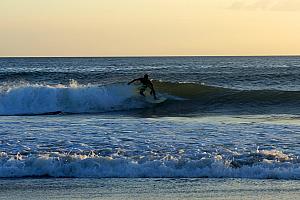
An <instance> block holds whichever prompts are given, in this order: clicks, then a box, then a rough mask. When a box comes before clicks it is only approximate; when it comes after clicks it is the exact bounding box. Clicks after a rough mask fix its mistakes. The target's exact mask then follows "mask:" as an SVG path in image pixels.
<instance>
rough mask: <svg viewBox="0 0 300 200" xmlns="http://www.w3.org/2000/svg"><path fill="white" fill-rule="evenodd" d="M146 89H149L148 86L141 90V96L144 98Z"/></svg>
mask: <svg viewBox="0 0 300 200" xmlns="http://www.w3.org/2000/svg"><path fill="white" fill-rule="evenodd" d="M146 89H147V86H142V87H141V89H140V94H141V95H142V96H144V97H145V94H144V92H145V90H146Z"/></svg>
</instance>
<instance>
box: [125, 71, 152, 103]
mask: <svg viewBox="0 0 300 200" xmlns="http://www.w3.org/2000/svg"><path fill="white" fill-rule="evenodd" d="M135 81H140V82H141V83H142V84H143V85H142V86H141V88H140V94H141V95H142V96H144V97H145V94H144V92H145V90H146V89H147V87H149V88H150V89H151V91H150V94H151V95H153V97H154V99H155V100H156V99H157V98H156V94H155V90H154V87H153V84H152V83H151V81H150V80H149V78H148V74H145V75H144V77H142V78H137V79H133V80H132V81H130V82H129V83H128V85H130V84H131V83H133V82H135Z"/></svg>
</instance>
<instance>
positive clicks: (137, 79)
mask: <svg viewBox="0 0 300 200" xmlns="http://www.w3.org/2000/svg"><path fill="white" fill-rule="evenodd" d="M139 80H140V79H139V78H136V79H133V80H132V81H130V82H129V83H127V84H128V85H130V84H131V83H133V82H135V81H139Z"/></svg>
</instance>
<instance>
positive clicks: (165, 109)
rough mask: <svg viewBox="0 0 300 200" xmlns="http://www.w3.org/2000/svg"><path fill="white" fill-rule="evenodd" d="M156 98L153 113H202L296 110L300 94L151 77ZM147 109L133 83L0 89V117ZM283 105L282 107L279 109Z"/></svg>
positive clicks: (72, 84) (149, 110)
mask: <svg viewBox="0 0 300 200" xmlns="http://www.w3.org/2000/svg"><path fill="white" fill-rule="evenodd" d="M153 82H154V86H155V88H156V90H157V93H158V96H166V97H168V101H167V102H165V103H164V104H161V105H159V106H162V108H160V109H159V110H155V114H158V115H159V114H162V115H176V114H191V113H193V114H195V113H206V112H218V111H219V110H222V112H225V113H226V112H245V113H247V112H248V113H256V112H262V113H265V112H272V113H288V114H294V113H299V112H300V101H299V99H300V92H299V91H281V90H234V89H227V88H222V87H213V86H206V85H202V84H197V83H171V82H162V81H153ZM137 108H145V109H144V110H143V111H142V112H144V113H150V114H151V113H153V109H152V108H153V106H150V105H149V104H148V105H147V104H146V102H145V101H144V100H143V99H142V97H141V96H140V95H138V94H137V92H136V87H135V86H131V85H130V86H128V85H126V84H122V83H119V84H110V85H104V86H97V85H79V84H78V83H77V82H76V81H72V82H71V83H70V84H69V85H67V86H66V85H56V86H48V85H40V84H35V85H32V84H21V85H19V86H9V87H8V86H6V87H2V89H1V94H0V115H35V114H53V113H54V114H57V113H98V112H109V111H120V110H132V109H137ZM149 108H150V109H149ZM283 108H284V109H283Z"/></svg>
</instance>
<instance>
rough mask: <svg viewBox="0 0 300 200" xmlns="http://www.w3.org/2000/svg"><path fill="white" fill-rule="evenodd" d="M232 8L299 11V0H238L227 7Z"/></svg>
mask: <svg viewBox="0 0 300 200" xmlns="http://www.w3.org/2000/svg"><path fill="white" fill-rule="evenodd" d="M229 8H230V9H234V10H272V11H300V0H239V1H235V2H233V3H232V4H231V6H230V7H229Z"/></svg>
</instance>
